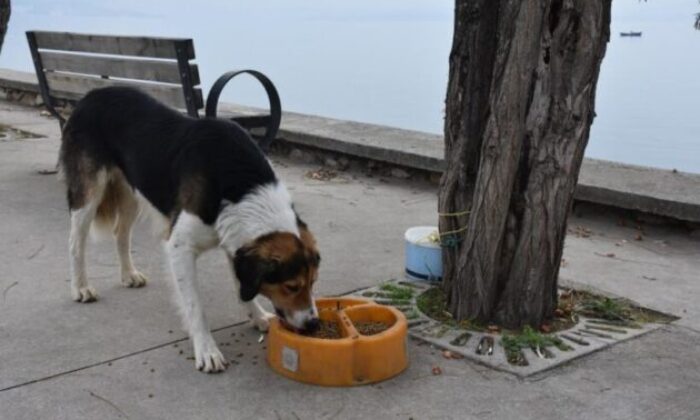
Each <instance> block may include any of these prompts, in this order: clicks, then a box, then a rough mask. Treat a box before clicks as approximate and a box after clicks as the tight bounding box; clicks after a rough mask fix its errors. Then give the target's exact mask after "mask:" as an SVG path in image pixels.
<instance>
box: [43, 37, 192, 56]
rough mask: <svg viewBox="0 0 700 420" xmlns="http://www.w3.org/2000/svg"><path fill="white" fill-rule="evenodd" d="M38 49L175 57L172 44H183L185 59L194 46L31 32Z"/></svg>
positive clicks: (148, 39) (168, 40)
mask: <svg viewBox="0 0 700 420" xmlns="http://www.w3.org/2000/svg"><path fill="white" fill-rule="evenodd" d="M34 35H35V36H36V43H37V47H38V48H39V49H49V50H61V51H78V52H91V53H99V54H115V55H133V56H139V57H153V58H177V54H176V51H175V42H180V41H181V42H184V46H185V47H184V48H185V53H186V55H187V59H189V60H191V59H193V58H195V57H194V45H193V43H192V40H191V39H186V38H156V37H136V36H133V37H132V36H109V35H89V34H79V33H73V32H46V31H34Z"/></svg>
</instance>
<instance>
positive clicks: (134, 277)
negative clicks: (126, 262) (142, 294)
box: [122, 271, 148, 288]
mask: <svg viewBox="0 0 700 420" xmlns="http://www.w3.org/2000/svg"><path fill="white" fill-rule="evenodd" d="M147 282H148V277H146V276H144V275H143V274H142V273H141V272H139V271H132V272H131V273H123V274H122V284H123V285H124V286H126V287H134V288H137V287H143V286H145V285H146V283H147Z"/></svg>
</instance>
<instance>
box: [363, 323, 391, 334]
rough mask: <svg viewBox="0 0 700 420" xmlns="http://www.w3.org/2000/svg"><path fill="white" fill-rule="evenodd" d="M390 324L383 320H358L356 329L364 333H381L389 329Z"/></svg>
mask: <svg viewBox="0 0 700 420" xmlns="http://www.w3.org/2000/svg"><path fill="white" fill-rule="evenodd" d="M390 326H391V325H387V324H385V323H383V322H374V321H367V322H356V323H355V329H356V330H357V332H359V333H360V334H362V335H375V334H379V333H380V332H383V331H386V330H388V329H389V327H390Z"/></svg>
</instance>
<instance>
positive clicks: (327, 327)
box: [311, 320, 341, 339]
mask: <svg viewBox="0 0 700 420" xmlns="http://www.w3.org/2000/svg"><path fill="white" fill-rule="evenodd" d="M311 337H314V338H328V339H338V338H341V335H340V330H339V329H338V323H337V322H335V321H324V320H321V322H320V327H319V329H318V330H317V331H316V332H315V333H313V334H311Z"/></svg>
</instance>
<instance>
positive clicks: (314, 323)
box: [304, 318, 321, 334]
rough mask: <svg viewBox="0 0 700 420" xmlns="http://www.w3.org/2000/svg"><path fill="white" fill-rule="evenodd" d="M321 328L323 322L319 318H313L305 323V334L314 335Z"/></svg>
mask: <svg viewBox="0 0 700 420" xmlns="http://www.w3.org/2000/svg"><path fill="white" fill-rule="evenodd" d="M319 328H321V321H320V320H319V319H318V318H311V319H310V320H308V321H306V322H305V323H304V332H305V333H307V334H313V333H315V332H316V331H318V330H319Z"/></svg>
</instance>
